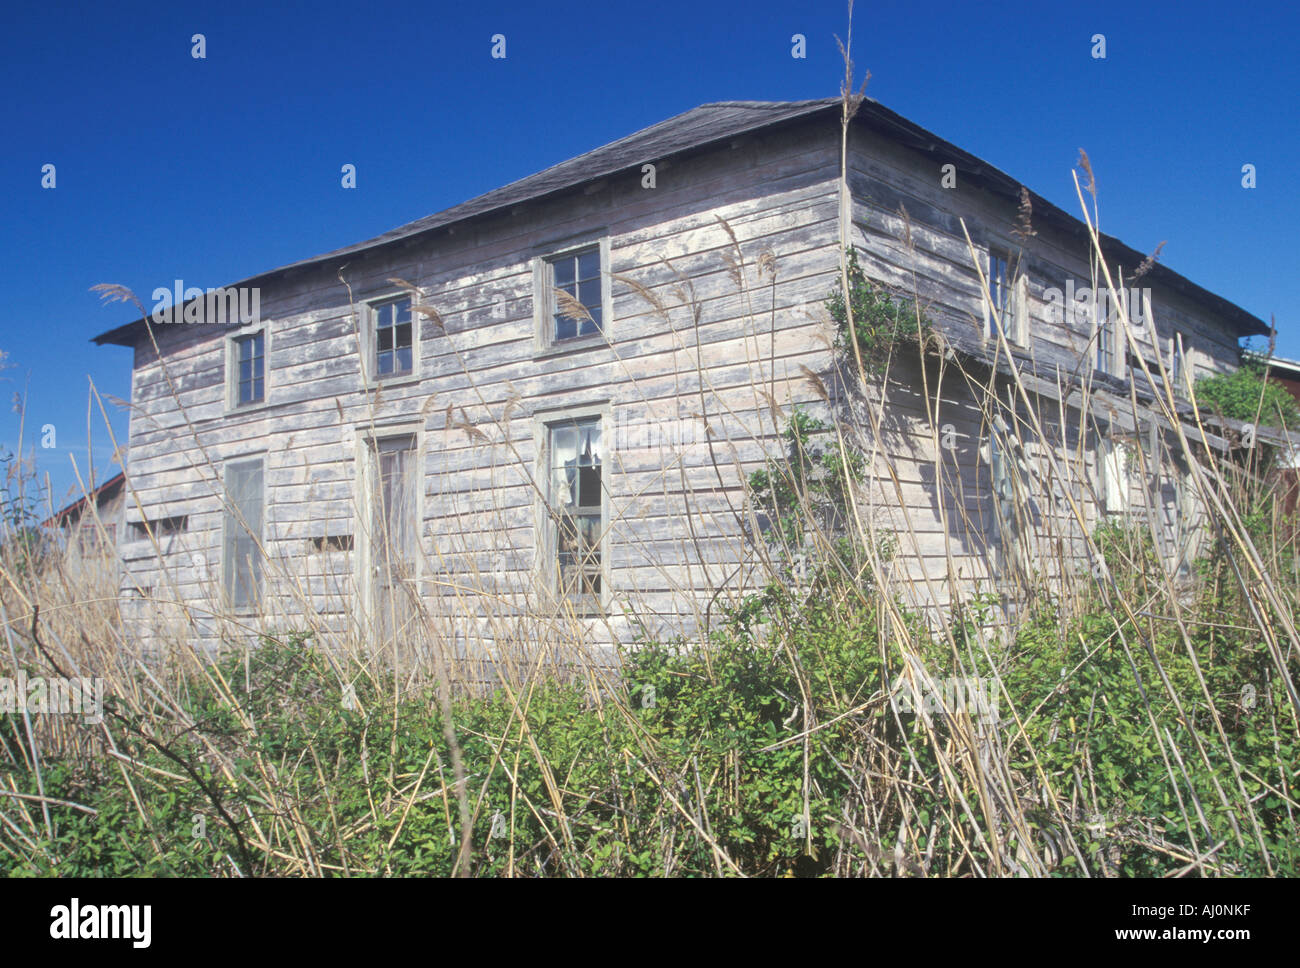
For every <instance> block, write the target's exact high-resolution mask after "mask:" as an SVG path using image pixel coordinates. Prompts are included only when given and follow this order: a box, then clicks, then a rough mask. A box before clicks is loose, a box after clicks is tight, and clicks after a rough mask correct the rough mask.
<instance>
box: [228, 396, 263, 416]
mask: <svg viewBox="0 0 1300 968" xmlns="http://www.w3.org/2000/svg"><path fill="white" fill-rule="evenodd" d="M271 405H272V404H271V401H270V400H266V399H262V400H258V401H257V402H256V403H240V404H234V405H232V404H229V403H228V404H226V416H227V417H233V416H235V415H236V414H241V413H257V412H258V411H261V410H267V409H269V408H270V407H271Z"/></svg>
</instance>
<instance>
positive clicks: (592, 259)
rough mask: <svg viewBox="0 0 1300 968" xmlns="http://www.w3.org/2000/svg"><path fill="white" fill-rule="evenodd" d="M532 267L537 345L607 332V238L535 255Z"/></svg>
mask: <svg viewBox="0 0 1300 968" xmlns="http://www.w3.org/2000/svg"><path fill="white" fill-rule="evenodd" d="M533 273H534V275H533V279H534V284H535V290H536V291H535V293H534V306H535V311H534V317H535V322H536V325H537V339H538V345H539V347H540V348H542V349H547V348H550V347H557V346H565V345H569V344H579V343H585V342H603V341H604V339H605V338H608V335H609V314H610V292H609V240H608V239H602V240H600V241H599V242H596V243H594V244H593V243H589V244H585V245H582V246H575V247H574V248H571V249H566V250H564V251H561V252H553V253H551V254H548V255H546V256H544V257H539V258H537V259H535V260H534V263H533Z"/></svg>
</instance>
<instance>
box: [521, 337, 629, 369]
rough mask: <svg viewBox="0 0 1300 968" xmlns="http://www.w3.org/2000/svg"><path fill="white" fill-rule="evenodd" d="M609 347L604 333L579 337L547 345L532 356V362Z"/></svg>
mask: <svg viewBox="0 0 1300 968" xmlns="http://www.w3.org/2000/svg"><path fill="white" fill-rule="evenodd" d="M609 346H610V341H609V338H608V337H607V336H606V335H605V334H604V333H598V334H596V335H595V336H581V337H578V338H576V339H566V340H563V341H561V342H559V343H549V344H547V345H546V346H543V347H542V348H540V349H539V350H537V352H536V353H534V354H533V361H534V362H537V361H539V360H549V359H551V358H553V357H557V356H567V355H568V354H570V353H580V352H582V351H584V350H592V349H596V348H597V347H607V348H608V347H609Z"/></svg>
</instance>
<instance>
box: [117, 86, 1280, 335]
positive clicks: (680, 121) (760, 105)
mask: <svg viewBox="0 0 1300 968" xmlns="http://www.w3.org/2000/svg"><path fill="white" fill-rule="evenodd" d="M840 110H841V107H840V99H839V98H822V99H820V100H814V101H719V102H716V103H713V104H704V105H701V106H700V107H697V108H692V109H691V110H689V111H686V112H684V113H683V114H679V115H676V116H675V117H671V118H668V119H667V120H665V121H660V122H659V123H658V124H654V125H651V126H650V127H648V128H643V129H642V130H640V131H637V132H634V133H633V134H630V135H628V136H627V137H624V138H620V139H618V140H617V141H613V142H611V143H609V144H607V145H605V146H603V147H601V148H596V149H595V150H593V151H588V152H586V153H585V154H581V155H578V156H577V157H576V158H571V159H569V160H568V161H563V162H561V163H560V164H558V165H554V166H552V167H550V168H547V169H546V170H545V171H541V172H538V173H537V174H535V175H529V176H528V177H527V178H522V179H520V180H519V181H516V182H511V183H510V184H509V185H506V186H505V187H503V188H498V189H496V190H495V191H491V192H488V193H487V194H486V195H480V196H478V197H477V198H473V199H470V200H469V201H467V202H463V203H461V204H460V205H456V206H453V207H452V208H449V209H445V210H444V211H442V212H438V213H437V214H434V215H430V216H427V217H425V218H422V219H417V220H416V221H414V222H409V223H407V224H406V225H402V226H399V227H398V228H395V229H393V230H391V231H389V232H385V233H384V234H383V235H379V236H376V237H374V238H372V239H368V240H366V241H364V242H359V243H357V244H355V245H350V246H345V247H344V248H341V249H335V250H334V251H332V252H326V253H324V254H322V255H318V256H313V257H312V258H309V259H303V260H300V261H298V262H293V263H290V264H289V265H286V266H281V267H280V268H278V269H273V270H271V271H269V272H264V273H260V274H258V275H255V276H250V277H249V278H247V279H244V280H242V281H240V282H236V283H231V284H230V286H229V287H227V288H235V287H244V286H247V287H251V286H254V285H257V284H260V283H264V282H267V281H270V280H271V279H273V278H275V277H276V276H278V275H280V274H282V273H286V272H289V271H291V270H294V269H301V268H305V267H308V266H315V265H319V264H320V263H323V262H327V261H329V260H331V259H340V258H343V257H346V256H351V255H355V254H357V253H360V252H365V251H368V250H371V249H377V248H381V247H383V246H386V245H392V244H394V243H398V242H404V241H406V240H409V239H411V238H412V237H414V236H417V235H421V234H423V233H427V232H431V231H434V230H435V229H442V228H446V227H448V226H451V225H453V224H455V223H458V222H464V221H466V220H468V219H472V218H475V217H477V216H482V215H486V214H488V213H489V212H495V211H498V210H500V209H503V208H508V207H511V206H514V205H519V204H521V203H523V202H528V201H535V200H537V199H541V198H545V197H547V196H550V195H554V194H557V193H560V192H564V191H568V190H570V189H573V188H576V187H578V186H581V185H585V184H587V183H589V182H592V181H596V180H597V179H600V178H604V177H607V176H610V175H613V174H616V173H618V172H622V171H627V170H628V169H632V168H636V169H639V168H640V166H641V165H643V164H646V163H647V162H655V161H661V160H663V159H666V158H670V157H672V156H674V155H679V154H683V153H685V152H690V151H696V150H699V149H701V148H704V147H707V146H709V145H713V144H717V143H718V142H723V141H727V140H729V139H732V138H735V137H738V136H740V135H743V134H748V133H750V132H754V131H759V130H763V129H766V128H772V127H776V126H779V125H785V124H790V123H793V122H796V121H799V120H801V119H807V118H811V117H813V116H818V115H821V116H825V117H826V118H827V119H830V118H831V117H833V116H837V115H838V114H839V113H840ZM854 123H855V124H858V125H861V126H865V127H867V128H869V129H871V130H872V131H874V132H876V133H878V134H881V135H883V136H885V137H887V138H889V139H891V140H893V141H896V142H898V143H900V144H903V145H905V146H907V147H909V148H911V149H913V150H916V151H920V152H922V153H925V154H929V155H932V156H935V157H936V158H938V159H941V160H942V161H943V162H944V163H951V164H954V165H955V166H956V167H957V170H958V171H959V172H961V173H962V175H963V176H964V178H966V179H971V180H973V181H974V182H975V183H976V184H980V185H983V186H984V187H985V188H987V189H988V190H990V191H992V192H993V193H995V194H998V195H1002V196H1005V197H1006V198H1008V199H1010V200H1011V201H1013V202H1016V203H1018V202H1019V197H1020V189H1021V187H1023V186H1022V185H1021V183H1020V182H1018V181H1016V180H1015V179H1014V178H1012V177H1011V176H1009V175H1007V174H1005V173H1004V172H1002V171H1000V170H998V169H997V168H994V167H993V166H992V165H990V164H988V163H987V162H985V161H982V160H981V159H979V158H977V157H975V156H974V155H972V154H970V153H969V152H966V151H963V150H962V149H960V148H958V147H957V146H956V145H953V144H951V143H950V142H948V141H945V140H944V139H942V138H940V137H939V136H938V135H935V134H932V133H931V132H929V131H927V130H925V129H924V128H922V127H920V126H919V125H917V124H914V123H912V122H911V121H908V120H907V119H906V118H904V117H903V116H902V115H899V114H896V113H895V112H893V111H891V110H889V109H888V108H886V107H885V106H884V105H882V104H880V103H879V102H878V101H874V100H872V99H871V98H866V99H864V100H863V102H862V104H861V107H860V108H859V109H858V113H857V115H856V116H855V118H854ZM1029 197H1030V200H1031V204H1032V205H1033V210H1034V218H1035V220H1036V221H1039V222H1043V223H1048V224H1052V225H1054V226H1056V227H1057V228H1060V229H1062V230H1064V231H1065V232H1067V233H1069V234H1071V235H1075V236H1078V237H1079V238H1081V239H1086V237H1087V229H1086V226H1085V225H1084V224H1083V223H1082V222H1081V221H1080V220H1079V219H1077V218H1075V217H1074V216H1072V215H1070V214H1068V213H1067V212H1065V211H1063V210H1062V209H1060V208H1058V207H1057V206H1055V205H1053V204H1052V203H1051V202H1049V201H1047V200H1046V199H1044V198H1042V197H1041V196H1039V195H1037V194H1035V193H1034V192H1032V191H1030V192H1029ZM1101 239H1102V244H1103V249H1104V251H1105V252H1106V254H1107V256H1108V257H1110V258H1112V259H1118V260H1120V261H1124V262H1127V263H1129V264H1132V265H1134V266H1136V265H1137V264H1138V263H1139V262H1141V261H1142V260H1143V259H1144V258H1145V256H1144V254H1143V253H1141V252H1138V251H1137V250H1136V249H1132V248H1130V247H1129V246H1127V245H1125V244H1124V243H1122V242H1120V241H1119V240H1118V239H1115V238H1112V237H1111V236H1108V235H1102V236H1101ZM1149 276H1150V278H1151V279H1152V280H1155V281H1158V282H1160V283H1161V284H1163V285H1165V286H1168V287H1169V288H1171V289H1174V290H1176V291H1179V292H1182V293H1184V294H1185V295H1187V296H1188V297H1190V298H1191V299H1194V300H1196V301H1198V302H1201V303H1204V304H1206V305H1207V306H1209V308H1210V309H1212V310H1213V311H1214V312H1216V313H1217V314H1219V315H1220V316H1222V317H1223V318H1224V320H1225V321H1226V322H1227V323H1228V324H1229V325H1230V326H1233V327H1235V328H1236V329H1237V331H1238V333H1239V335H1241V336H1252V335H1261V336H1262V335H1265V334H1267V333H1268V332H1269V327H1268V326H1267V325H1266V324H1265V323H1264V322H1263V321H1262V320H1260V319H1258V318H1257V317H1255V316H1253V315H1251V314H1250V313H1248V312H1246V311H1245V310H1244V309H1242V308H1241V307H1239V306H1236V305H1234V304H1233V303H1230V302H1228V301H1227V300H1226V299H1223V298H1222V297H1221V296H1216V295H1215V294H1214V293H1212V292H1209V291H1208V290H1206V289H1203V288H1202V287H1200V286H1198V285H1196V284H1195V283H1194V282H1192V281H1191V280H1189V279H1187V278H1185V277H1184V276H1182V275H1179V274H1178V273H1177V272H1174V271H1173V270H1172V269H1168V268H1166V267H1165V266H1163V265H1161V264H1159V263H1157V264H1156V265H1155V266H1154V267H1153V268H1152V270H1151V272H1150V274H1149ZM144 326H145V320H143V319H139V320H136V321H135V322H132V323H128V324H126V325H124V326H118V327H116V328H115V329H111V330H108V331H107V332H104V333H101V334H100V335H98V336H96V337H94V342H95V343H98V344H100V345H101V346H102V345H103V344H105V343H113V344H117V345H119V346H132V345H134V344H135V341H136V340H137V339H139V338H140V337H141V336H142V335H143V334H144Z"/></svg>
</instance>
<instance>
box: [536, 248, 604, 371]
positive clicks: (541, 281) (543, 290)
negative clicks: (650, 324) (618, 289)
mask: <svg viewBox="0 0 1300 968" xmlns="http://www.w3.org/2000/svg"><path fill="white" fill-rule="evenodd" d="M593 249H594V250H596V251H597V253H598V254H599V257H600V316H601V321H600V329H599V331H598V332H596V333H592V334H589V335H587V336H574V337H571V338H569V339H563V340H558V339H556V338H555V302H556V300H555V268H554V267H555V263H556V262H558V261H561V260H563V259H566V258H573V257H575V256H578V255H580V254H582V253H583V252H588V251H591V250H593ZM611 251H612V248H611V245H610V237H609V235H608V234H606V233H602V234H601V235H599V236H584V237H582V238H581V239H580V240H569V241H567V242H564V243H560V244H552V245H549V246H546V247H545V248H544V249H541V250H539V251H537V252H536V254H534V256H533V260H532V262H533V331H534V341H535V343H536V347H537V352H538V355H550V354H554V353H566V352H568V351H570V350H575V349H585V348H588V347H592V346H606V345H608V344H609V343H610V342H611V341H612V338H613V337H612V335H611V329H612V326H613V321H614V320H613V317H614V303H613V296H612V286H611V281H610V274H611V268H610V252H611Z"/></svg>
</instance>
